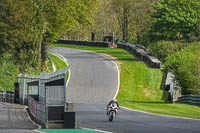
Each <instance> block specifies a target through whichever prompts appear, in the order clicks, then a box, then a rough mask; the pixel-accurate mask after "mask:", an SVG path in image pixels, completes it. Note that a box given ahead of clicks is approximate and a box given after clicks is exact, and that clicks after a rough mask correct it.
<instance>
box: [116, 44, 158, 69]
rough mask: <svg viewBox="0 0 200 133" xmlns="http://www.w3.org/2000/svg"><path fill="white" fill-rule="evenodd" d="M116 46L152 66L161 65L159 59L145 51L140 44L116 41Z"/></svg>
mask: <svg viewBox="0 0 200 133" xmlns="http://www.w3.org/2000/svg"><path fill="white" fill-rule="evenodd" d="M117 47H118V48H122V49H125V50H127V51H129V52H131V53H132V54H134V55H135V56H136V57H137V58H138V59H139V60H141V61H144V62H145V63H147V64H148V65H149V66H150V67H152V68H160V65H161V62H160V60H158V59H157V58H156V57H154V56H152V55H151V54H150V53H149V52H147V51H146V49H145V47H143V46H141V45H137V44H130V43H124V42H118V43H117Z"/></svg>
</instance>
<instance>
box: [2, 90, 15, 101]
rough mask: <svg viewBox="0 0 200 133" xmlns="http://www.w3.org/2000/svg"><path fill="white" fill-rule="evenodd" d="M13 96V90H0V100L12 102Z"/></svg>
mask: <svg viewBox="0 0 200 133" xmlns="http://www.w3.org/2000/svg"><path fill="white" fill-rule="evenodd" d="M14 96H15V94H14V93H13V92H9V91H0V102H7V103H14Z"/></svg>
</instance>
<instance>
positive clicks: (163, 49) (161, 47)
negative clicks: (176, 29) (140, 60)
mask: <svg viewBox="0 0 200 133" xmlns="http://www.w3.org/2000/svg"><path fill="white" fill-rule="evenodd" d="M187 45H188V44H187V43H184V42H180V41H157V42H154V43H152V44H150V45H149V46H148V51H149V52H150V53H152V54H153V55H154V56H156V57H157V58H158V59H160V60H161V61H163V62H165V58H166V57H168V56H169V55H171V54H173V53H175V52H177V51H179V50H181V49H182V48H184V47H186V46H187Z"/></svg>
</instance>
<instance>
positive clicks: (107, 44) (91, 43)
mask: <svg viewBox="0 0 200 133" xmlns="http://www.w3.org/2000/svg"><path fill="white" fill-rule="evenodd" d="M57 43H63V44H75V45H83V46H95V47H108V48H109V47H110V46H111V44H110V42H95V41H78V40H65V39H57Z"/></svg>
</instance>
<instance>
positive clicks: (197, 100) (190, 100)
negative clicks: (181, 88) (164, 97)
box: [178, 95, 200, 106]
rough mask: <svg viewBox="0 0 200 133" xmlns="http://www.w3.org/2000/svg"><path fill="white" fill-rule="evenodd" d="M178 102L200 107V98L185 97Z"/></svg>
mask: <svg viewBox="0 0 200 133" xmlns="http://www.w3.org/2000/svg"><path fill="white" fill-rule="evenodd" d="M178 102H179V103H185V104H192V105H197V106H200V96H194V95H183V96H181V97H179V98H178Z"/></svg>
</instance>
